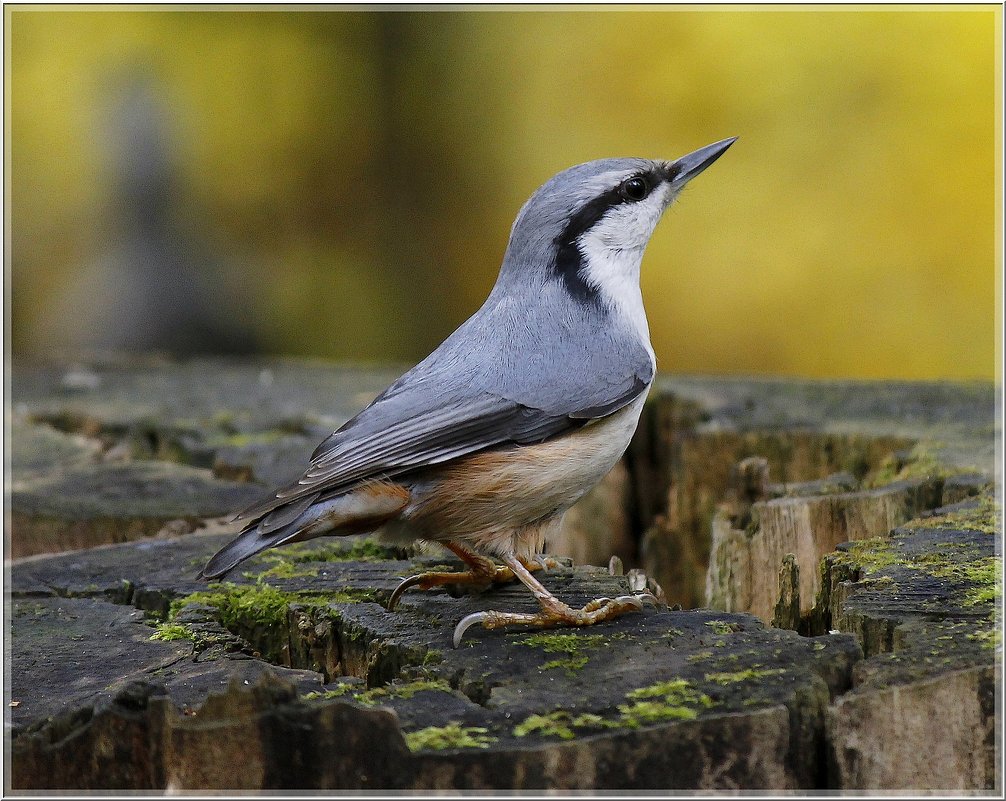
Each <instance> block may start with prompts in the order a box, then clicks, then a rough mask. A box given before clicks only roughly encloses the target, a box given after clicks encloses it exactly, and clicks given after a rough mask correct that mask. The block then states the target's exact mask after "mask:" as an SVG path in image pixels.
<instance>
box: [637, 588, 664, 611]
mask: <svg viewBox="0 0 1006 801" xmlns="http://www.w3.org/2000/svg"><path fill="white" fill-rule="evenodd" d="M634 597H636V598H638V599H639V600H640V601H642V602H643V603H644V604H648V605H650V606H652V607H653V608H654V609H659V608H660V601H658V600H657V597H656V596H655V595H654V594H653V593H652V592H649V591H648V590H644V591H643V592H637V593H636V594H635V596H634Z"/></svg>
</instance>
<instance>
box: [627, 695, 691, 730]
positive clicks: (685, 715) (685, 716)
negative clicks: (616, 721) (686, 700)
mask: <svg viewBox="0 0 1006 801" xmlns="http://www.w3.org/2000/svg"><path fill="white" fill-rule="evenodd" d="M618 711H619V712H621V713H622V721H623V723H624V724H625V726H627V727H628V728H638V727H639V726H645V725H647V724H649V723H657V722H659V721H661V720H693V719H694V718H697V717H698V716H699V713H698V712H696V711H695V710H694V709H692V708H691V707H687V706H672V705H670V704H665V703H662V702H660V701H636V702H635V703H634V704H622V705H620V706H619V707H618Z"/></svg>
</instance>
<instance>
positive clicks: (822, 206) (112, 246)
mask: <svg viewBox="0 0 1006 801" xmlns="http://www.w3.org/2000/svg"><path fill="white" fill-rule="evenodd" d="M6 13H7V15H8V16H7V28H6V30H7V37H8V41H7V48H8V54H9V72H8V75H9V82H10V83H9V103H10V106H9V108H10V113H9V117H8V120H9V129H8V133H9V139H8V141H9V146H10V155H9V171H8V175H9V180H10V184H9V187H10V188H9V192H10V195H9V199H10V205H9V212H8V214H9V224H10V229H9V230H10V237H11V250H10V269H11V271H12V289H13V297H12V330H11V336H12V347H13V349H14V352H15V353H28V352H39V351H44V350H45V349H47V348H50V347H54V346H59V345H84V344H88V343H92V342H95V341H99V340H98V339H96V337H95V328H96V327H100V326H102V325H103V326H105V327H106V328H109V326H110V327H111V330H112V338H111V340H109V341H110V342H111V343H112V344H113V345H114V344H117V343H116V341H115V335H120V336H123V337H124V336H125V332H126V330H127V329H128V327H129V325H140V326H142V323H143V320H145V319H147V318H149V317H150V316H152V315H156V314H160V313H162V312H164V309H165V308H167V309H169V310H170V309H172V308H175V307H178V308H182V307H185V308H190V307H191V306H192V305H193V303H194V302H193V301H192V296H193V293H194V294H201V297H202V298H203V301H204V302H203V306H205V307H206V308H207V309H209V313H210V314H215V315H216V317H217V318H219V319H222V320H225V321H228V323H229V324H232V325H231V327H232V328H236V329H240V331H238V333H237V334H235V336H237V337H238V338H240V336H245V337H246V338H245V339H244V340H243V342H244V344H243V345H242V346H235V349H237V350H240V349H243V348H244V349H247V348H248V347H252V348H254V347H257V348H261V349H263V350H265V351H267V352H282V353H296V354H312V355H319V356H329V357H340V358H342V357H348V358H366V359H374V358H380V359H400V360H415V359H418V358H421V357H422V356H423V355H425V353H426V352H427V351H428V350H429V349H431V348H432V347H434V346H435V345H436V344H437V343H438V342H439V341H440V340H441V339H442V338H443V337H444V336H446V335H447V334H448V333H449V332H450V331H451V330H453V328H454V327H455V326H456V325H458V324H459V323H460V322H461V321H462V320H463V319H464V318H465V317H466V316H467V315H469V314H470V313H471V312H472V311H474V310H475V309H476V308H477V307H478V306H479V305H480V304H481V302H482V300H483V299H484V297H485V295H486V293H487V292H488V290H489V288H490V287H491V285H492V283H493V281H494V279H495V275H496V271H497V270H498V267H499V263H500V259H501V257H502V254H503V250H504V248H505V245H506V238H507V235H508V233H509V227H510V224H511V222H512V219H513V217H514V215H515V214H516V212H517V210H518V209H519V207H520V205H521V203H523V201H524V200H525V199H526V197H527V196H528V195H529V194H530V193H531V192H532V191H533V190H534V189H535V187H537V186H538V185H540V184H541V183H542V182H544V181H545V180H546V179H547V178H548V177H549V176H551V175H552V174H553V173H555V172H557V171H558V170H560V169H563V168H564V167H567V166H569V165H571V164H574V163H578V162H581V161H586V160H589V159H593V158H600V157H605V156H614V155H644V156H651V157H657V158H668V159H670V158H675V157H677V156H679V155H682V154H684V153H686V152H689V151H690V150H692V149H694V148H697V147H700V146H702V145H705V144H708V143H710V142H713V141H715V140H718V139H722V138H724V137H727V136H733V135H737V136H740V141H739V142H738V143H737V144H736V145H735V146H734V147H733V148H732V149H731V150H730V152H729V153H728V154H727V155H726V156H725V157H724V158H723V159H721V160H720V161H719V162H718V163H717V164H716V165H715V167H714V168H712V169H710V170H709V171H708V172H706V173H705V174H704V175H703V176H702V177H701V178H700V179H698V180H697V181H695V183H694V184H693V185H692V186H690V187H689V189H688V190H687V191H686V193H685V194H684V196H683V197H682V198H681V199H680V200H679V201H678V203H677V204H676V206H675V208H674V209H672V210H671V211H670V212H669V214H668V216H667V219H665V220H664V222H663V223H662V224H661V226H660V228H658V230H657V233H656V235H655V237H654V239H653V242H652V244H651V246H650V248H649V250H648V252H647V256H646V259H645V260H644V278H643V292H644V298H645V300H646V303H647V308H648V311H649V316H650V328H651V332H652V336H653V342H654V347H655V350H656V352H657V356H658V359H659V363H660V367H661V369H662V370H665V371H679V372H680V371H686V372H701V373H719V372H722V373H789V374H804V375H812V376H853V377H912V378H934V377H956V378H962V377H990V376H992V375H993V374H994V359H995V303H996V301H995V298H996V289H995V276H996V269H997V264H996V259H997V224H996V220H997V197H998V192H999V191H1000V189H1001V187H999V185H998V182H997V178H996V176H997V170H998V169H999V166H998V165H997V163H996V153H997V152H998V148H999V147H1000V140H999V138H998V137H999V136H1000V133H999V126H998V116H997V115H998V113H999V112H998V110H997V109H996V107H995V98H996V96H997V93H998V92H999V91H1000V89H1001V86H997V84H996V71H997V69H999V65H998V64H997V61H996V54H997V48H999V47H1000V42H999V40H998V31H999V28H1000V21H1001V20H1000V11H999V9H998V8H995V7H988V6H986V7H978V8H975V7H971V8H960V7H958V8H952V7H946V8H939V7H924V8H921V7H920V8H901V9H892V8H891V7H886V8H871V9H868V10H862V9H860V10H848V9H844V8H841V7H833V8H815V9H794V10H779V9H778V7H776V8H775V9H774V10H762V9H756V8H751V7H740V8H729V9H726V8H706V9H701V10H696V9H689V8H681V9H668V8H664V9H658V8H651V9H646V10H631V11H630V10H621V9H616V8H606V9H603V10H601V9H596V10H582V9H579V10H577V9H572V8H567V9H561V10H534V11H510V10H502V9H495V10H480V11H458V10H450V11H446V10H440V11H436V12H419V11H415V12H387V11H358V10H356V11H347V10H333V11H320V10H314V11H310V12H295V11H290V10H285V9H284V10H255V11H247V10H231V11H202V10H155V9H151V8H148V9H144V10H140V11H131V10H128V9H114V8H113V9H111V10H104V11H103V10H96V9H84V10H65V9H58V10H56V9H52V8H50V9H47V10H33V9H31V8H30V7H27V8H15V9H13V10H12V9H11V8H10V7H8V8H7V9H6ZM138 130H139V131H140V132H139V133H137V131H138ZM141 145H142V146H141ZM161 162H163V164H161V171H160V172H157V173H156V174H154V175H153V176H152V168H151V167H150V164H151V163H158V164H160V163H161ZM137 209H139V210H140V211H141V212H142V213H138V212H137ZM151 220H153V221H154V224H150V221H151ZM151 243H153V244H151ZM166 253H172V254H174V256H172V258H168V257H167V256H166V255H165V254H166ZM172 259H174V260H173V261H172ZM143 269H146V272H143ZM130 271H132V272H133V274H135V276H136V277H135V280H133V281H132V283H130V282H129V281H128V280H127V279H126V278H123V277H122V276H123V275H125V274H126V273H128V272H130ZM178 276H181V277H178ZM204 278H206V279H207V280H209V279H210V278H212V281H211V282H210V283H206V284H205V286H206V287H210V288H208V289H206V288H203V287H204V283H205V282H204V283H200V282H201V281H203V279H204ZM214 282H215V283H214ZM127 284H128V285H129V286H131V287H132V289H131V290H130V291H131V292H132V293H133V294H129V293H125V292H124V291H123V290H122V287H123V286H125V285H127ZM211 284H212V286H211ZM144 288H146V290H147V294H148V295H151V296H153V298H154V301H153V305H147V306H145V305H144V303H146V302H148V299H143V298H139V297H138V296H137V293H139V294H143V291H144ZM187 293H188V294H187ZM169 296H170V298H171V299H170V300H166V299H165V298H168V297H169ZM130 310H132V316H133V317H135V318H136V319H135V320H132V321H131V322H129V313H128V312H129V311H130ZM98 311H103V312H105V316H104V318H102V319H103V320H104V322H102V319H99V318H98V316H96V314H97V312H98ZM164 314H165V315H166V316H165V320H166V321H167V322H166V325H169V327H170V326H171V325H174V324H173V323H172V321H173V320H174V319H175V318H174V317H171V316H170V315H167V313H166V312H164ZM110 319H111V320H113V321H114V322H113V323H111V325H110V324H109V322H108V321H109V320H110ZM194 326H195V323H191V324H190V323H185V322H183V323H181V324H179V325H175V327H176V328H177V327H186V328H189V327H194ZM233 333H234V332H233V331H230V332H229V333H227V334H220V333H213V332H211V333H208V334H206V336H207V337H209V343H210V347H211V348H212V347H213V345H214V344H219V343H222V342H223V341H224V337H225V336H230V335H231V334H233ZM235 341H237V340H235ZM123 342H125V344H127V345H129V344H130V343H133V344H136V343H137V342H141V341H140V340H129V339H125V340H123ZM250 343H254V344H250ZM118 344H122V342H119V343H118ZM141 344H142V343H141Z"/></svg>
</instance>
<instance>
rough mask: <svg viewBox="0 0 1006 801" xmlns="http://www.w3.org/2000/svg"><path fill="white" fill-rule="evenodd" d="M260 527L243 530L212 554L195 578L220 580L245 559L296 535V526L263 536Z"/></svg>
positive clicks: (287, 526) (258, 525) (290, 525)
mask: <svg viewBox="0 0 1006 801" xmlns="http://www.w3.org/2000/svg"><path fill="white" fill-rule="evenodd" d="M261 527H262V526H261V524H260V523H258V522H256V523H255V524H254V525H252V526H249V527H248V528H246V529H244V531H242V532H241V533H240V534H238V536H237V537H235V538H234V539H233V540H231V541H230V542H229V543H227V544H226V545H225V546H224V547H223V548H221V549H220V550H219V551H217V552H216V553H215V554H213V556H212V558H211V559H210V561H208V562H207V563H206V566H205V567H203V569H202V570H201V571H199V575H198V576H197V578H201V579H214V578H221V577H222V576H224V575H226V574H227V573H229V572H230V571H231V570H233V569H234V568H235V567H237V566H238V565H239V564H241V563H242V562H243V561H244V560H245V559H250V558H251V557H252V556H254V555H255V554H257V553H261V552H262V551H264V550H265V549H266V548H272V547H274V546H276V545H282V544H283V543H284V542H286V541H288V540H290V539H291V538H293V537H295V536H297V534H298V529H297V526H296V525H294V524H292V523H291V524H288V525H286V526H284V527H283V528H281V529H277V530H274V531H272V533H269V534H263V533H262V531H261Z"/></svg>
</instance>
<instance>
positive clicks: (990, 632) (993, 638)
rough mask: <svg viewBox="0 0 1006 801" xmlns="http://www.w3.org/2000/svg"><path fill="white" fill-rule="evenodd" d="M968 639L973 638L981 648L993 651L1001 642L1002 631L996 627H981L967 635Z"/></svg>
mask: <svg viewBox="0 0 1006 801" xmlns="http://www.w3.org/2000/svg"><path fill="white" fill-rule="evenodd" d="M968 639H969V640H974V641H975V642H977V643H979V644H980V645H981V646H982V647H983V648H988V649H989V650H992V651H995V650H997V649H998V648H999V647H1000V645H1001V644H1002V632H1001V631H1000V630H999V628H998V627H996V628H994V629H981V630H979V631H975V632H972V633H971V634H969V635H968Z"/></svg>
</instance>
